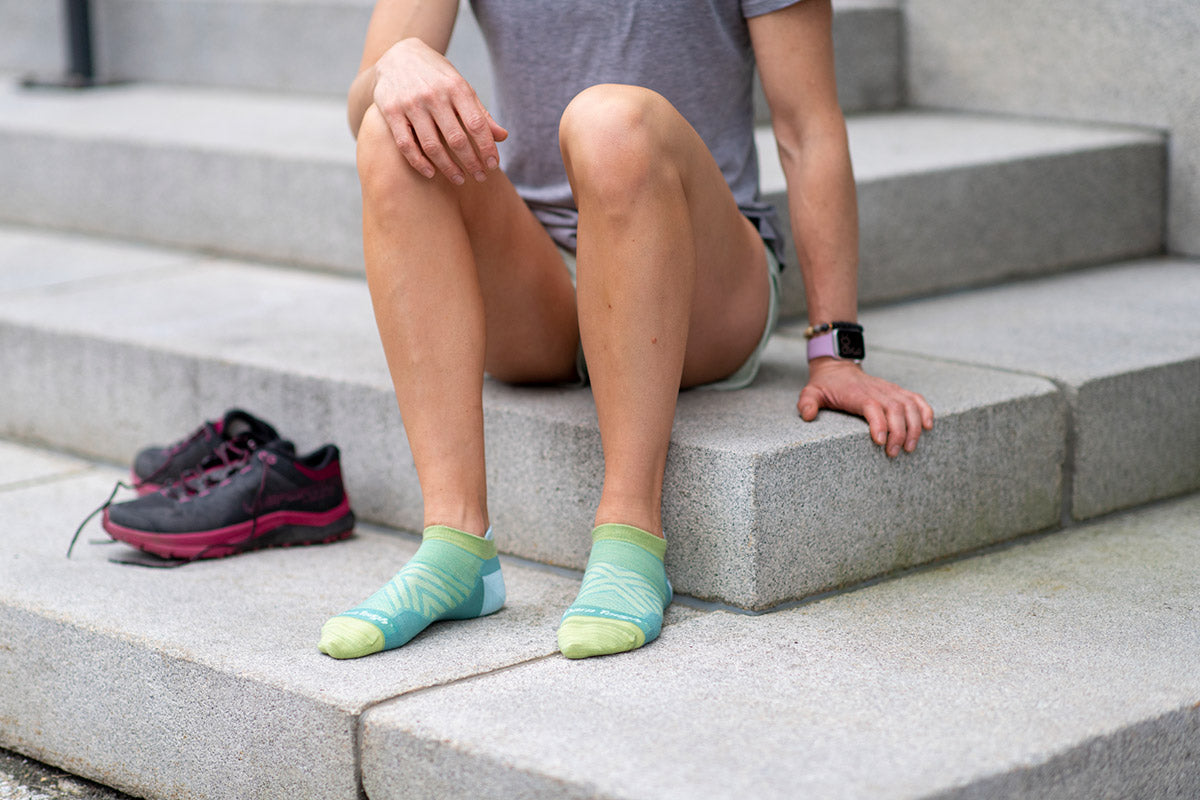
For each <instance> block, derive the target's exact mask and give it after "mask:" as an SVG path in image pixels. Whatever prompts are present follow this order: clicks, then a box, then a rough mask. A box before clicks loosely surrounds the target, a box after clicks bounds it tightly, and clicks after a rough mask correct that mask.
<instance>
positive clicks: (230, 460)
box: [67, 431, 276, 567]
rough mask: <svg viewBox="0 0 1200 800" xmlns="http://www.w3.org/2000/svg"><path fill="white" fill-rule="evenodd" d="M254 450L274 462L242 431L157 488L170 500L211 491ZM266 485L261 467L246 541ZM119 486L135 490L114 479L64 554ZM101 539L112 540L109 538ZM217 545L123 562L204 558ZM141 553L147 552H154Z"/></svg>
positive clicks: (244, 465)
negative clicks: (184, 555) (187, 553)
mask: <svg viewBox="0 0 1200 800" xmlns="http://www.w3.org/2000/svg"><path fill="white" fill-rule="evenodd" d="M203 432H204V431H200V432H199V433H203ZM197 435H199V434H197ZM193 438H195V437H193ZM256 452H257V453H258V456H259V458H260V459H261V460H262V461H264V462H266V463H267V464H274V463H275V461H276V456H275V455H274V454H273V453H269V452H267V451H265V450H258V441H257V440H256V439H254V438H253V437H252V436H250V435H248V434H243V435H241V436H238V437H237V438H236V439H231V440H229V441H227V442H223V443H221V445H220V446H219V447H217V449H216V450H215V451H213V454H212V456H210V457H209V458H206V459H205V460H204V461H203V462H201V464H200V465H199V466H198V467H196V468H194V469H191V470H188V471H187V472H185V473H184V474H183V475H181V476H180V477H179V480H178V481H175V482H173V483H170V484H168V485H166V486H164V487H163V488H162V489H161V490H160V491H161V492H162V493H163V494H166V495H167V496H168V497H170V498H171V499H172V500H176V501H182V500H185V499H188V498H191V497H196V496H201V495H205V494H208V493H209V492H210V491H212V489H213V487H215V486H219V485H221V484H224V483H226V482H228V480H229V479H230V478H232V477H233V476H234V475H235V474H236V473H238V472H241V471H243V470H246V469H249V468H250V466H251V464H250V458H251V456H252V455H254V453H256ZM266 486H267V470H266V468H265V467H264V469H263V471H262V478H261V479H260V480H259V482H258V489H257V490H256V491H255V493H254V500H253V502H252V503H251V506H250V508H251V512H250V514H251V526H250V537H249V538H248V539H247V540H246V541H253V540H254V537H255V536H256V535H257V533H258V512H259V511H260V510H261V509H260V508H259V504H260V503H261V502H262V495H263V491H264V490H265V489H266ZM122 488H124V489H130V490H135V488H134V487H133V486H130V485H129V484H128V483H126V482H125V481H117V483H116V485H115V486H113V490H112V492H110V493H109V495H108V499H106V500H105V501H104V502H103V503H101V504H100V506H99V507H97V508H96V509H95V510H94V511H92V513H90V514H88V515H87V516H86V517H85V518H84V520H83V522H81V523H79V527H78V528H76V529H75V535H74V536H72V537H71V544H70V545H68V546H67V558H70V557H71V552H72V551H73V550H74V549H75V544H76V542H78V541H79V536H80V534H81V533H83V529H84V528H85V527H87V524H88V523H89V522H91V521H92V519H94V518H95V516H96V515H97V514H100V513H102V512H104V511H106V510H107V509H108V507H109V506H111V505H112V503H113V498H115V497H116V496H117V492H119V491H120V490H121V489H122ZM135 491H136V490H135ZM102 543H103V544H111V542H102ZM218 546H228V545H209V546H208V547H205V548H204V549H202V550H201V551H200V552H198V553H196V554H195V555H193V556H190V557H188V558H182V559H170V558H162V557H161V556H156V558H162V561H163V563H162V564H152V563H148V562H146V561H141V560H139V561H123V562H122V563H137V564H140V565H142V566H159V567H179V566H183V565H184V564H190V563H191V562H193V561H195V560H197V559H200V558H203V557H204V556H205V554H207V553H208V551H209V550H211V549H213V548H214V547H218ZM143 555H144V556H150V555H153V554H143ZM231 555H232V554H231Z"/></svg>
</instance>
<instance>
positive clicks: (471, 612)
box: [318, 107, 579, 658]
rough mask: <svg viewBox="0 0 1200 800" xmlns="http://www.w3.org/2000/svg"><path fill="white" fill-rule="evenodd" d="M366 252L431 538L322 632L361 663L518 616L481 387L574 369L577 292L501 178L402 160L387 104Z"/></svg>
mask: <svg viewBox="0 0 1200 800" xmlns="http://www.w3.org/2000/svg"><path fill="white" fill-rule="evenodd" d="M358 137H359V138H358V142H359V149H358V165H359V177H360V180H361V182H362V189H363V244H364V251H365V254H366V264H367V281H368V284H369V285H370V289H371V299H372V302H373V304H374V306H375V318H376V321H377V322H378V325H379V333H380V336H381V338H382V339H383V345H384V352H385V353H386V355H387V360H388V367H389V369H390V370H391V374H392V382H393V384H394V385H395V389H396V400H397V402H398V404H399V406H400V412H401V416H402V417H403V419H404V424H405V432H406V433H407V435H408V440H409V445H410V447H411V448H412V453H413V460H414V462H415V464H416V468H417V477H418V479H419V480H420V482H421V490H422V494H423V496H424V500H425V532H424V535H423V537H422V542H421V547H420V548H419V549H418V550H417V553H416V554H415V555H414V556H413V558H412V559H411V560H410V561H409V562H408V563H407V564H405V565H404V567H402V568H401V569H400V571H399V572H397V573H396V575H395V577H393V578H392V580H391V581H389V582H388V583H387V584H385V585H384V586H383V587H382V588H381V589H379V590H378V591H377V592H375V593H374V594H372V595H371V596H370V597H368V598H367V599H366V600H364V601H363V602H362V603H360V604H359V605H358V606H356V607H354V608H352V609H350V610H348V611H346V612H344V613H342V614H339V615H338V616H336V617H334V618H332V619H330V620H329V621H328V622H326V623H325V625H324V627H323V628H322V629H321V640H320V643H319V644H318V648H319V649H320V650H321V651H322V652H324V653H327V654H328V655H331V656H334V657H335V658H358V657H360V656H365V655H369V654H371V653H376V652H379V651H380V650H384V649H390V648H394V647H400V646H401V645H403V644H405V643H407V642H408V641H409V640H410V639H411V638H412V637H413V636H415V635H417V634H418V633H420V631H422V630H423V629H424V628H425V627H426V626H428V625H429V624H431V623H432V622H434V621H436V620H440V619H465V618H470V617H477V616H483V615H485V614H490V613H492V612H493V611H496V610H497V609H498V608H500V607H501V606H502V605H503V604H504V594H505V593H504V581H503V578H502V577H501V575H500V564H499V560H498V558H497V554H496V546H495V544H494V543H493V542H492V541H490V540H488V539H485V538H480V537H481V536H483V535H484V533H485V531H487V530H488V511H487V486H486V477H485V475H486V473H485V469H484V448H483V407H482V389H483V372H484V368H485V366H486V367H487V368H488V369H489V370H492V371H494V372H495V373H497V374H498V375H499V376H501V377H507V378H509V379H520V380H553V379H556V378H563V377H566V376H568V375H569V374H571V373H572V371H573V366H574V361H575V352H576V348H577V347H578V342H579V333H578V324H577V322H576V316H575V307H574V295H573V290H572V287H571V285H570V281H569V279H568V278H567V275H566V271H565V270H564V269H563V267H562V261H561V259H560V257H559V255H558V253H557V252H556V251H555V248H554V246H553V244H552V243H551V241H550V239H549V237H548V236H547V235H546V233H545V231H544V230H542V228H541V226H540V225H539V224H538V223H537V221H536V220H535V219H534V218H533V216H532V214H530V212H529V210H528V209H527V208H526V207H525V205H524V203H523V202H522V201H521V199H520V198H519V197H518V196H517V194H516V191H515V190H514V189H513V187H512V184H511V183H509V182H508V180H507V179H506V178H505V177H504V176H503V175H500V174H496V173H493V175H492V176H491V177H490V178H489V179H488V180H487V181H486V182H485V183H483V184H476V183H471V182H469V181H468V183H467V185H465V186H462V187H454V186H453V185H452V184H450V183H448V182H446V181H445V180H444V179H443V178H437V179H435V180H429V179H426V178H424V177H421V176H420V175H419V174H418V173H416V172H414V171H413V170H412V168H411V167H410V166H409V164H408V163H407V162H406V161H403V160H402V159H401V158H400V154H399V152H398V151H397V149H396V147H395V144H394V142H393V140H392V137H391V135H390V133H389V132H388V130H387V128H386V125H385V124H384V122H383V119H382V117H381V116H380V114H379V113H378V111H377V110H376V109H375V108H374V107H372V108H371V109H369V110H368V111H367V114H366V116H365V117H364V118H363V124H362V126H361V128H360V129H359V134H358Z"/></svg>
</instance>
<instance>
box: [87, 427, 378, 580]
mask: <svg viewBox="0 0 1200 800" xmlns="http://www.w3.org/2000/svg"><path fill="white" fill-rule="evenodd" d="M240 441H244V437H243V439H240V440H239V439H235V440H233V441H232V442H228V443H226V444H225V445H222V446H221V447H220V448H218V451H221V450H229V449H230V448H232V447H238V446H239V442H240ZM223 457H224V458H227V457H228V453H226V452H218V453H216V454H214V456H213V457H212V458H210V459H209V460H208V461H205V462H202V463H201V464H200V465H199V466H198V467H197V468H196V469H195V470H193V471H191V472H188V473H185V474H184V475H183V476H181V477H180V479H179V480H177V481H176V482H174V483H172V484H169V485H167V486H165V487H164V488H162V489H161V490H159V491H158V492H155V493H153V494H147V495H145V496H143V497H139V498H137V499H136V500H129V501H127V502H124V503H114V504H112V505H110V506H108V507H107V508H106V509H105V510H104V523H103V524H104V530H106V531H107V532H108V535H109V536H111V537H112V538H113V539H116V540H117V541H119V542H125V543H126V544H129V545H132V546H133V547H136V548H138V549H140V550H144V551H146V552H147V553H152V554H154V555H157V556H161V557H163V558H172V559H182V560H184V561H193V560H196V559H200V558H220V557H222V556H229V555H234V554H235V553H244V552H246V551H249V550H258V549H261V548H265V547H289V546H293V545H306V544H320V543H324V542H332V541H336V540H338V539H345V538H347V537H348V536H350V535H351V534H352V533H353V532H354V512H352V511H351V510H350V500H349V498H348V497H347V496H346V490H345V487H344V486H343V483H342V469H341V461H340V454H339V452H338V449H337V447H336V446H334V445H332V444H327V445H325V446H324V447H321V448H318V449H317V450H315V451H313V452H312V453H310V454H309V455H307V456H303V457H298V456H297V455H296V453H295V450H294V447H293V446H292V444H291V443H290V442H287V441H284V440H282V439H276V440H275V441H272V442H268V443H266V444H264V445H262V446H261V447H256V448H255V449H253V450H248V451H245V455H244V456H243V457H242V458H241V459H240V460H236V461H233V462H232V463H228V464H226V465H225V466H220V465H219V463H220V462H221V461H222V458H223Z"/></svg>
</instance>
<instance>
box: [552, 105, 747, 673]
mask: <svg viewBox="0 0 1200 800" xmlns="http://www.w3.org/2000/svg"><path fill="white" fill-rule="evenodd" d="M559 142H560V145H561V147H562V152H563V160H564V162H565V164H566V167H567V175H568V177H569V178H570V181H571V187H572V190H573V191H574V193H575V201H576V204H577V206H578V208H579V215H580V221H579V252H578V303H579V326H580V333H581V335H582V337H583V345H584V352H585V353H586V355H587V360H588V372H589V374H590V376H591V380H592V391H593V393H594V395H595V398H596V412H597V416H598V418H599V422H600V439H601V443H602V445H603V448H604V488H603V490H602V493H601V498H600V504H599V507H598V508H597V510H596V528H595V530H593V531H592V551H591V556H590V557H589V559H588V566H587V570H586V571H585V572H584V578H583V584H582V585H581V587H580V591H579V595H578V596H577V597H576V599H575V602H574V603H573V604H572V605H571V607H570V608H569V609H567V612H566V614H565V615H564V618H563V622H562V624H561V625H560V626H559V630H558V644H559V648H560V649H561V650H562V652H563V654H564V655H566V656H567V657H568V658H586V657H589V656H596V655H606V654H611V653H619V652H623V651H626V650H632V649H634V648H637V647H641V646H642V645H643V644H645V643H646V642H648V641H651V640H652V639H654V638H655V637H656V636H658V633H659V631H660V629H661V627H662V618H663V611H664V609H665V608H666V606H667V605H668V604H669V603H670V602H671V586H670V582H669V581H668V580H667V576H666V571H665V569H664V567H663V555H664V553H665V551H666V542H664V541H663V539H662V535H663V534H662V484H663V472H664V470H665V468H666V461H667V448H668V445H669V443H670V437H671V427H672V423H673V421H674V417H675V404H676V400H677V398H678V393H679V387H680V386H681V385H684V386H690V385H693V384H698V383H706V382H708V381H713V380H717V379H719V378H722V377H725V376H727V375H729V374H730V373H732V372H733V371H734V370H736V369H737V368H738V367H739V366H741V364H742V363H744V361H745V360H746V358H748V357H749V355H750V353H751V352H752V351H753V350H754V348H755V346H756V345H757V343H758V341H759V339H760V337H761V336H762V332H763V326H764V325H765V324H766V317H767V307H768V302H769V299H768V283H767V280H768V279H767V272H766V264H765V254H764V252H763V245H762V241H761V240H760V239H759V237H758V235H757V233H756V232H755V231H754V229H753V226H752V225H751V224H750V223H749V222H748V221H747V220H746V219H745V218H744V217H743V216H742V215H741V213H740V212H739V211H738V208H737V206H736V204H735V203H734V200H733V197H732V194H731V193H730V191H729V188H728V186H727V185H726V183H725V180H724V178H723V177H722V175H721V172H720V170H719V169H718V167H717V165H716V163H715V162H714V161H713V158H712V156H711V155H710V154H709V152H708V150H707V149H706V148H705V146H704V143H703V142H702V141H701V139H700V137H699V136H698V135H697V134H696V132H695V131H694V130H693V129H692V127H691V126H690V125H688V123H687V122H686V121H685V120H684V119H683V117H681V116H680V115H679V113H678V112H677V111H675V109H674V108H673V107H672V106H671V105H670V104H669V103H668V102H667V101H666V100H665V99H664V98H663V97H661V96H660V95H658V94H655V93H654V92H651V91H649V90H646V89H639V88H635V87H628V86H613V85H604V86H596V87H593V88H591V89H588V90H586V91H584V92H582V93H581V94H580V95H579V96H577V97H576V98H575V99H574V100H573V101H572V102H571V104H570V105H569V106H568V107H567V110H566V112H565V113H564V114H563V119H562V123H561V125H560V127H559Z"/></svg>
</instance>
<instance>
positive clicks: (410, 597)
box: [317, 525, 504, 658]
mask: <svg viewBox="0 0 1200 800" xmlns="http://www.w3.org/2000/svg"><path fill="white" fill-rule="evenodd" d="M502 605H504V578H503V577H502V576H501V575H500V559H499V558H498V557H497V556H496V544H495V543H494V542H493V541H492V531H491V529H490V528H489V529H488V532H487V535H486V536H485V537H484V538H482V539H481V538H479V537H478V536H472V535H471V534H469V533H464V532H463V531H458V530H455V529H454V528H447V527H445V526H442V525H431V526H430V527H428V528H426V529H425V533H424V534H423V535H422V537H421V546H420V548H418V549H417V552H416V553H415V554H414V555H413V557H412V558H411V559H410V560H409V562H408V563H407V564H405V565H404V567H403V568H401V570H400V571H399V572H397V573H396V576H395V577H394V578H392V579H391V580H390V581H388V583H386V584H385V585H384V586H383V588H382V589H380V590H379V591H377V592H375V594H373V595H371V596H370V597H368V598H367V599H366V600H364V601H363V602H362V603H361V604H360V605H358V606H356V607H354V608H352V609H350V610H349V611H347V612H345V613H343V614H339V615H338V616H336V617H334V618H333V619H331V620H329V621H328V622H326V623H325V625H324V626H323V627H322V628H321V641H320V643H319V644H318V645H317V648H318V649H319V650H320V651H321V652H322V653H325V654H326V655H330V656H333V657H334V658H359V657H360V656H366V655H370V654H371V653H378V652H379V651H380V650H391V649H392V648H395V647H400V646H401V645H403V644H406V643H407V642H408V641H409V640H410V639H412V638H413V637H414V636H416V635H417V634H418V633H420V632H421V631H423V630H425V628H427V627H428V626H429V625H430V623H432V622H436V621H437V620H441V619H472V618H474V617H482V616H485V615H487V614H491V613H492V612H494V611H497V610H499V608H500V607H501V606H502Z"/></svg>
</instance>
